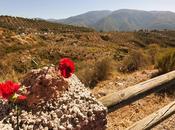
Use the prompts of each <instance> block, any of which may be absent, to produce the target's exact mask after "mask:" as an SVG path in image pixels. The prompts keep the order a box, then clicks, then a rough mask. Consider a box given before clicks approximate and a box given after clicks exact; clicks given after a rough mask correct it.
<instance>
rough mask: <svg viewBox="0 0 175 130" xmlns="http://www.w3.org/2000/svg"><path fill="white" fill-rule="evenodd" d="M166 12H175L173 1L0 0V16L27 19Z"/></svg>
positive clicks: (174, 0) (174, 2)
mask: <svg viewBox="0 0 175 130" xmlns="http://www.w3.org/2000/svg"><path fill="white" fill-rule="evenodd" d="M118 9H139V10H148V11H150V10H163V11H164V10H166V11H173V12H175V0H0V15H12V16H22V17H29V18H35V17H40V18H58V19H59V18H65V17H69V16H73V15H78V14H81V13H85V12H87V11H92V10H118Z"/></svg>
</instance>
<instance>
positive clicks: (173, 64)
mask: <svg viewBox="0 0 175 130" xmlns="http://www.w3.org/2000/svg"><path fill="white" fill-rule="evenodd" d="M155 66H156V68H157V69H159V72H160V73H161V74H163V73H167V72H169V71H172V70H174V69H175V50H174V49H168V50H167V51H166V52H163V53H160V54H159V55H158V56H157V60H156V65H155Z"/></svg>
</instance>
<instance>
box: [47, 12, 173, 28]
mask: <svg viewBox="0 0 175 130" xmlns="http://www.w3.org/2000/svg"><path fill="white" fill-rule="evenodd" d="M49 21H52V22H58V23H64V24H71V25H77V26H84V27H90V28H94V29H96V30H98V31H134V30H139V29H150V30H153V29H159V30H161V29H171V30H174V29H175V13H173V12H170V11H142V10H130V9H121V10H117V11H108V10H103V11H90V12H87V13H84V14H81V15H77V16H73V17H69V18H66V19H61V20H57V19H49Z"/></svg>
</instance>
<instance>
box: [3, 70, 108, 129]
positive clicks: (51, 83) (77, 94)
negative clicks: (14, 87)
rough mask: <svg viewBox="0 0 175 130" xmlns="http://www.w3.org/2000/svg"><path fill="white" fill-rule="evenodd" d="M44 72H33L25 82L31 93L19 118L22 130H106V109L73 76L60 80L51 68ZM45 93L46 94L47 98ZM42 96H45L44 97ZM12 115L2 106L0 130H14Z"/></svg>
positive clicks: (14, 124)
mask: <svg viewBox="0 0 175 130" xmlns="http://www.w3.org/2000/svg"><path fill="white" fill-rule="evenodd" d="M47 71H48V69H47V67H45V68H43V69H39V70H35V71H32V72H31V73H29V74H28V75H27V76H26V77H25V78H24V81H23V84H24V85H25V86H27V87H28V88H30V91H29V93H28V98H29V99H28V102H27V105H26V106H25V107H22V111H21V114H20V117H19V124H20V129H21V130H66V129H67V130H103V129H105V128H106V123H107V122H106V115H107V109H106V108H105V107H104V106H103V105H102V104H101V103H100V102H98V101H97V100H96V99H95V98H94V97H93V95H92V94H91V93H90V91H89V90H87V89H86V88H85V87H84V85H83V84H82V83H81V82H80V81H79V80H78V78H77V77H76V76H75V75H72V77H71V78H69V79H63V78H62V77H61V76H59V74H57V71H55V68H54V67H51V68H50V69H49V71H48V72H47ZM46 72H47V74H46ZM60 84H61V85H60ZM58 87H59V88H58ZM38 91H42V92H38ZM34 92H36V93H34ZM47 92H48V93H49V94H46V93H47ZM43 94H46V95H45V97H44V95H43ZM49 96H50V97H49ZM35 98H36V99H35ZM31 100H33V101H31ZM15 114H16V113H15V110H14V109H12V108H11V107H10V104H8V103H1V106H0V130H13V128H15V127H16V115H15ZM12 127H13V128H12Z"/></svg>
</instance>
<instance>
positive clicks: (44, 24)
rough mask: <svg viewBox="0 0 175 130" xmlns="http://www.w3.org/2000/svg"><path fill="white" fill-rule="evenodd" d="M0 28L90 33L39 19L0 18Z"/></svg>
mask: <svg viewBox="0 0 175 130" xmlns="http://www.w3.org/2000/svg"><path fill="white" fill-rule="evenodd" d="M0 27H4V28H7V29H10V30H14V31H18V32H55V33H60V32H91V31H93V30H92V29H88V28H85V27H76V26H71V25H64V24H58V23H51V22H48V21H45V20H41V19H27V18H22V17H11V16H0Z"/></svg>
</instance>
